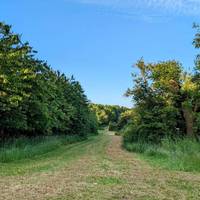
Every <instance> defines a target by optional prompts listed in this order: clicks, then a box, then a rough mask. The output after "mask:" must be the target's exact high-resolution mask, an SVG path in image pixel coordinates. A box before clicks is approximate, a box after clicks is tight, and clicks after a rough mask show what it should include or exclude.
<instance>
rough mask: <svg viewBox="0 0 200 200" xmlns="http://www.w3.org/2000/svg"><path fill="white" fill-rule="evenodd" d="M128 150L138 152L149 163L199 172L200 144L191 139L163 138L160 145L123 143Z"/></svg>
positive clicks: (166, 167)
mask: <svg viewBox="0 0 200 200" xmlns="http://www.w3.org/2000/svg"><path fill="white" fill-rule="evenodd" d="M124 146H125V148H126V149H127V150H129V151H132V152H136V153H139V154H140V156H141V158H143V159H145V160H147V161H149V162H150V163H151V164H154V165H157V166H161V167H164V168H165V169H170V170H179V171H186V172H200V144H199V143H198V142H197V141H195V140H192V139H188V138H187V139H183V140H181V139H179V140H176V141H172V140H169V139H165V140H163V142H162V144H161V145H153V144H147V143H125V144H124Z"/></svg>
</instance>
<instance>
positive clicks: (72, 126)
mask: <svg viewBox="0 0 200 200" xmlns="http://www.w3.org/2000/svg"><path fill="white" fill-rule="evenodd" d="M35 54H36V52H35V51H34V50H33V49H32V47H30V46H29V44H28V43H27V42H26V43H24V42H22V41H21V39H20V36H19V35H18V34H15V33H13V32H12V31H11V26H8V25H6V24H4V23H0V138H1V140H7V139H8V138H12V137H16V136H17V137H19V136H22V135H23V136H29V137H30V136H38V135H40V136H44V135H62V134H64V135H79V136H82V137H87V134H88V133H91V132H97V123H96V118H95V115H94V114H93V113H92V112H91V111H90V109H89V106H88V105H89V102H88V99H87V97H86V96H85V94H84V91H83V89H82V87H81V85H80V83H79V82H78V81H75V80H74V78H73V77H72V78H67V77H66V76H65V75H64V74H61V73H60V72H59V71H54V70H53V69H51V68H50V66H49V65H48V64H47V63H46V62H44V61H41V60H39V59H36V58H35Z"/></svg>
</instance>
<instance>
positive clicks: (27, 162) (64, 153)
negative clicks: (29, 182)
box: [0, 131, 108, 176]
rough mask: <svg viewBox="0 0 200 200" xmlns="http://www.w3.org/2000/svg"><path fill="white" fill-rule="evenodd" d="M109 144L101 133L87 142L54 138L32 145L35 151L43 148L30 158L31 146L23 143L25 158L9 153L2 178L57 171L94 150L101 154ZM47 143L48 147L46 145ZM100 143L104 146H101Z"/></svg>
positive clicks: (0, 166) (1, 166)
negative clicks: (28, 149)
mask: <svg viewBox="0 0 200 200" xmlns="http://www.w3.org/2000/svg"><path fill="white" fill-rule="evenodd" d="M46 139H47V138H46ZM67 139H68V140H67ZM52 140H53V141H54V142H52V143H53V144H54V145H52V144H51V145H50V141H52ZM78 140H79V142H78ZM58 141H59V142H58ZM107 142H108V138H107V137H103V134H102V132H101V131H100V134H99V135H97V136H89V138H88V139H87V140H82V141H80V138H73V139H72V138H70V139H69V138H66V140H64V141H63V138H59V137H58V138H57V139H56V138H55V137H54V138H52V139H50V140H47V141H46V142H42V143H41V141H40V143H39V144H35V146H34V145H32V144H31V146H32V147H33V146H34V149H37V147H39V146H40V148H41V149H40V151H39V150H37V154H36V152H35V154H34V156H30V154H28V153H27V152H28V151H27V150H26V149H27V148H24V147H25V146H29V145H30V144H27V145H24V143H22V144H23V148H19V149H20V150H19V151H21V152H24V153H22V155H24V156H22V155H20V156H19V157H16V156H13V155H17V154H15V153H14V154H11V153H10V154H9V153H7V161H6V162H5V160H4V162H2V163H0V176H18V175H25V174H32V173H35V172H37V173H38V172H44V171H45V172H47V171H56V170H58V169H60V168H62V167H63V166H65V165H66V163H71V162H73V160H76V159H77V158H79V157H81V156H83V155H85V154H87V153H88V151H90V150H91V149H93V150H94V152H96V151H99V152H100V153H101V151H102V149H104V146H105V145H106V144H107ZM45 143H46V145H44V144H45ZM99 143H101V144H102V145H100V146H99V145H98V144H99ZM42 144H43V145H44V146H48V145H49V146H50V147H51V148H50V147H49V148H47V147H44V146H41V145H42ZM58 144H59V145H58ZM103 145H104V146H103ZM14 146H15V145H13V146H12V147H13V148H15V147H14ZM9 149H10V150H9ZM11 149H12V148H8V149H7V151H8V152H9V151H11ZM44 150H45V151H44ZM47 150H48V151H47ZM25 152H26V153H25ZM91 153H93V152H91ZM1 154H2V155H4V159H5V153H2V152H1ZM16 158H17V159H16ZM8 160H9V161H8ZM11 160H12V161H11ZM69 161H70V162H69Z"/></svg>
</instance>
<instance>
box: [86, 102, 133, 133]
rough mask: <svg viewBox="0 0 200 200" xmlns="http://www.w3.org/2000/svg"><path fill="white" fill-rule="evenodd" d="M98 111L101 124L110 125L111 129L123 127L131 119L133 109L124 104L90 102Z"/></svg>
mask: <svg viewBox="0 0 200 200" xmlns="http://www.w3.org/2000/svg"><path fill="white" fill-rule="evenodd" d="M90 109H91V110H92V111H93V112H95V113H96V117H97V120H98V124H99V126H108V127H109V129H110V130H120V129H122V128H123V127H124V126H125V125H127V123H128V122H129V120H131V113H132V111H131V109H129V108H126V107H122V106H111V105H102V104H90Z"/></svg>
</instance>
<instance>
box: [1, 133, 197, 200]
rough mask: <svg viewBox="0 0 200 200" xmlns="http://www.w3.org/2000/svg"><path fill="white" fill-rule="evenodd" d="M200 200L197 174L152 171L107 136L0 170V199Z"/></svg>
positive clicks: (101, 135) (7, 165)
mask: <svg viewBox="0 0 200 200" xmlns="http://www.w3.org/2000/svg"><path fill="white" fill-rule="evenodd" d="M36 199H37V200H43V199H47V200H70V199H73V200H80V199H83V200H89V199H91V200H104V199H107V200H108V199H120V200H129V199H130V200H134V199H136V200H157V199H163V200H167V199H177V200H178V199H180V200H184V199H185V200H188V199H194V200H197V199H200V174H192V173H184V172H172V171H165V170H161V169H157V168H156V169H155V168H153V167H151V166H149V165H148V164H146V163H145V162H144V161H141V160H139V159H138V158H137V156H136V155H134V154H132V153H129V152H126V151H125V150H123V149H122V148H121V138H120V137H118V136H114V135H111V134H110V133H106V134H100V135H99V136H97V137H93V138H91V139H90V140H88V141H84V142H81V143H78V144H74V145H70V146H67V147H61V148H60V149H58V150H57V151H55V152H51V153H49V154H47V155H43V156H41V157H39V158H37V159H35V160H23V161H20V162H17V163H12V164H4V165H1V166H0V200H36Z"/></svg>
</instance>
